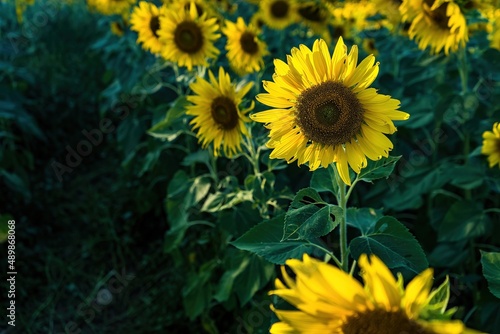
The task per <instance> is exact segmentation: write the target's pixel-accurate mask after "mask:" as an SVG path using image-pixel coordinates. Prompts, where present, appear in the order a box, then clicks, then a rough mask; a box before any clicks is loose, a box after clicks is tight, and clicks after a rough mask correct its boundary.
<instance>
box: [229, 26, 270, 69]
mask: <svg viewBox="0 0 500 334" xmlns="http://www.w3.org/2000/svg"><path fill="white" fill-rule="evenodd" d="M222 32H223V33H224V34H225V35H226V36H227V44H226V50H227V58H228V59H229V63H230V64H231V67H232V68H233V69H234V70H235V72H237V73H239V74H247V73H252V72H256V71H259V70H260V69H261V68H262V67H263V66H264V60H263V57H264V56H265V55H267V54H268V53H269V52H268V51H267V46H266V44H265V43H264V42H263V41H262V40H261V39H260V38H259V36H258V35H259V30H258V29H257V28H256V27H254V26H253V25H252V24H250V25H248V26H247V25H246V24H245V21H243V18H241V17H238V19H237V20H236V23H233V22H231V21H226V27H225V28H224V29H222Z"/></svg>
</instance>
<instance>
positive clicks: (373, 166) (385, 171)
mask: <svg viewBox="0 0 500 334" xmlns="http://www.w3.org/2000/svg"><path fill="white" fill-rule="evenodd" d="M400 158H401V156H397V157H391V156H390V157H387V158H382V159H380V160H377V161H371V160H368V165H367V166H366V167H365V168H363V169H361V172H360V173H359V176H358V178H359V179H360V180H363V181H366V182H371V181H373V180H376V179H381V178H386V179H387V178H388V177H389V175H391V173H392V171H393V170H394V167H395V166H396V162H398V160H399V159H400Z"/></svg>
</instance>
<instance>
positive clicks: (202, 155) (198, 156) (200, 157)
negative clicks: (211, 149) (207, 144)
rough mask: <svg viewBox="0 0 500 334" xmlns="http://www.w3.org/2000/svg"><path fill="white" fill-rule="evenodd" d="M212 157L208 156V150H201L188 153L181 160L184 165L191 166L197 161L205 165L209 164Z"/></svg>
mask: <svg viewBox="0 0 500 334" xmlns="http://www.w3.org/2000/svg"><path fill="white" fill-rule="evenodd" d="M209 160H210V157H209V156H208V151H207V150H199V151H197V152H194V153H191V154H188V155H187V156H186V157H185V158H184V159H183V160H182V162H181V165H183V166H191V165H193V164H195V163H202V164H205V165H207V166H208V165H209V164H210V162H209Z"/></svg>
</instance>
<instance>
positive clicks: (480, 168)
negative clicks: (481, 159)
mask: <svg viewBox="0 0 500 334" xmlns="http://www.w3.org/2000/svg"><path fill="white" fill-rule="evenodd" d="M485 169H486V164H483V165H477V166H470V165H466V166H456V167H455V168H452V169H451V171H450V173H451V174H452V175H453V176H452V178H451V182H450V183H451V184H452V185H454V186H456V187H459V188H462V189H474V188H477V187H480V186H481V185H482V184H483V183H484V180H485V177H486V174H485Z"/></svg>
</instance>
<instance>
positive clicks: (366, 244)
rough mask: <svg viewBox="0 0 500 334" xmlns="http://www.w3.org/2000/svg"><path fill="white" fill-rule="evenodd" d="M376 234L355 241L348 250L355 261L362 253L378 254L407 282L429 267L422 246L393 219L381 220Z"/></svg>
mask: <svg viewBox="0 0 500 334" xmlns="http://www.w3.org/2000/svg"><path fill="white" fill-rule="evenodd" d="M373 230H374V232H373V233H370V234H367V235H362V236H359V237H356V238H354V239H353V240H352V241H351V243H350V245H349V250H350V253H351V255H352V257H353V258H354V259H358V258H359V256H360V255H361V254H363V253H365V254H375V255H377V256H378V257H379V258H380V259H381V260H382V261H383V262H384V263H385V264H386V265H387V267H389V268H390V269H392V270H394V271H395V272H401V273H402V274H403V276H404V277H405V279H408V278H411V277H412V276H414V275H416V274H418V273H420V272H421V271H423V270H424V269H426V268H427V267H428V265H429V264H428V262H427V258H426V257H425V253H424V251H423V250H422V247H421V246H420V244H419V243H418V241H417V240H416V239H415V237H414V236H413V235H412V234H411V233H410V232H409V231H408V229H407V228H406V227H405V226H404V225H403V224H401V223H400V222H399V221H397V220H396V218H394V217H389V216H386V217H382V218H380V219H379V220H378V221H377V223H376V224H375V227H374V228H373Z"/></svg>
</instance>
